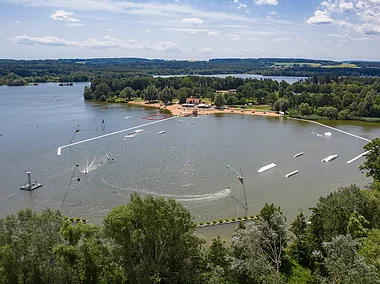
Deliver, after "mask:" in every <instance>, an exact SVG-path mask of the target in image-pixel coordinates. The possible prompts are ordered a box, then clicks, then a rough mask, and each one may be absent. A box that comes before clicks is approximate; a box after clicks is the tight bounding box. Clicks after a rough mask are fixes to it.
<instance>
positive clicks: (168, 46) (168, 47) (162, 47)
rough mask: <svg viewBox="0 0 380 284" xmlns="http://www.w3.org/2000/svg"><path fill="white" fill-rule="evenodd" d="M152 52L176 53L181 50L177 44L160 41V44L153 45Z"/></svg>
mask: <svg viewBox="0 0 380 284" xmlns="http://www.w3.org/2000/svg"><path fill="white" fill-rule="evenodd" d="M153 50H155V51H171V52H173V51H174V52H178V51H181V50H182V49H181V48H180V47H179V46H178V44H176V43H174V42H171V41H162V42H160V43H157V44H154V45H153Z"/></svg>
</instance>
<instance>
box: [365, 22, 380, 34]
mask: <svg viewBox="0 0 380 284" xmlns="http://www.w3.org/2000/svg"><path fill="white" fill-rule="evenodd" d="M361 31H362V32H363V33H364V34H366V35H380V25H376V24H364V25H363V26H362V27H361Z"/></svg>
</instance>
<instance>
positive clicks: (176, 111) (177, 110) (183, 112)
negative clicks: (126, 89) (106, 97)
mask: <svg viewBox="0 0 380 284" xmlns="http://www.w3.org/2000/svg"><path fill="white" fill-rule="evenodd" d="M128 103H129V104H132V105H140V106H146V107H153V108H159V109H167V110H169V111H170V112H171V113H172V115H176V116H189V115H192V113H193V109H192V108H182V107H181V105H179V104H172V105H168V106H163V105H161V104H159V103H153V104H147V103H145V102H134V101H131V102H128ZM215 113H238V114H246V115H258V116H274V117H279V116H280V115H279V114H277V113H275V112H269V111H266V112H264V111H257V110H253V109H240V108H226V109H224V110H219V109H198V115H209V114H215Z"/></svg>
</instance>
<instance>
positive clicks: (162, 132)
mask: <svg viewBox="0 0 380 284" xmlns="http://www.w3.org/2000/svg"><path fill="white" fill-rule="evenodd" d="M164 133H166V131H165V130H162V131H160V132H158V134H164Z"/></svg>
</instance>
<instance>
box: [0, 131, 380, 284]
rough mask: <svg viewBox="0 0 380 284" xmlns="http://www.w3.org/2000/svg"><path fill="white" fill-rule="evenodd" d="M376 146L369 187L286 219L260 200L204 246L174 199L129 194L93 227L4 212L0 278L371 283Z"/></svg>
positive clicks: (377, 210)
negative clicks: (245, 217)
mask: <svg viewBox="0 0 380 284" xmlns="http://www.w3.org/2000/svg"><path fill="white" fill-rule="evenodd" d="M379 146H380V139H379V138H376V139H374V140H373V141H371V142H370V143H368V144H367V145H366V146H365V149H366V150H368V151H369V153H368V154H367V155H366V158H367V159H366V161H365V163H364V164H363V165H362V166H361V169H362V170H365V171H367V175H368V176H371V177H373V178H374V184H373V187H372V189H370V190H360V189H359V188H358V187H357V186H355V185H351V186H348V187H345V188H341V189H339V190H338V191H335V192H332V193H330V194H329V195H328V196H326V197H321V198H320V199H319V201H318V203H317V204H316V205H315V206H314V207H313V208H311V209H310V210H311V212H310V214H306V215H310V216H309V217H307V216H306V215H305V214H304V213H303V212H300V213H299V214H298V216H297V217H296V218H295V220H294V221H293V222H292V223H291V224H290V225H289V224H288V223H287V218H286V216H285V214H284V213H283V212H282V211H281V208H280V207H277V206H275V205H274V204H265V206H264V207H263V208H262V209H261V210H260V212H259V213H258V214H257V215H256V216H254V217H253V218H252V219H251V220H249V221H242V222H240V223H239V226H238V228H237V229H236V231H235V233H234V234H233V236H232V238H231V239H230V241H229V242H227V243H226V242H225V241H224V240H223V239H222V238H220V237H219V236H218V237H216V238H214V239H213V240H212V242H211V244H210V245H209V246H205V239H204V238H203V237H202V235H200V234H198V233H197V231H196V229H195V225H196V224H194V221H193V218H192V216H191V214H190V213H189V211H188V210H187V209H185V208H184V207H183V206H182V205H181V204H180V203H178V202H176V201H175V200H173V199H164V198H162V197H159V198H154V197H152V196H150V195H147V196H145V197H141V196H139V195H138V194H136V193H135V194H132V195H131V198H130V201H129V203H128V204H126V205H122V206H119V207H116V208H114V209H112V210H111V211H110V212H109V213H108V214H107V215H106V216H105V217H104V219H103V223H102V225H100V226H99V225H95V224H89V223H87V222H86V220H85V219H82V220H80V219H79V218H78V219H77V220H76V221H75V222H74V219H73V218H67V217H64V216H62V215H61V213H60V212H59V211H54V210H51V209H47V210H44V211H43V212H42V213H41V214H37V213H35V212H32V211H31V210H29V209H27V210H22V211H20V212H18V213H17V214H16V215H8V216H7V217H6V218H3V219H0V283H31V284H32V283H33V284H35V283H231V284H232V283H297V284H300V283H301V284H302V283H305V284H306V283H355V284H356V283H359V284H360V283H363V284H370V283H379V282H380V191H379V188H380V187H379V178H380V171H379V169H380V166H379V159H380V158H379V157H380V152H379ZM215 226H216V225H215Z"/></svg>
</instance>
